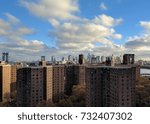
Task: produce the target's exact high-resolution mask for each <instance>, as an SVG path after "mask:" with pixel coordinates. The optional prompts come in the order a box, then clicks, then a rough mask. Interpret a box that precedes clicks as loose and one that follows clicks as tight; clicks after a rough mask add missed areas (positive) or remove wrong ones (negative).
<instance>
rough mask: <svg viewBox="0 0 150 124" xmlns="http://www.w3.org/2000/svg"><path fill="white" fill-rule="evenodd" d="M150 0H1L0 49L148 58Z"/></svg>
mask: <svg viewBox="0 0 150 124" xmlns="http://www.w3.org/2000/svg"><path fill="white" fill-rule="evenodd" d="M149 12H150V1H149V0H137V1H136V2H135V0H1V1H0V53H2V52H9V53H10V59H11V60H16V59H17V60H38V59H39V58H40V56H41V55H45V56H46V58H47V60H50V57H51V56H55V57H56V58H60V57H62V56H65V57H66V56H68V55H69V54H71V55H78V54H80V53H84V54H85V55H87V54H88V53H91V54H95V55H100V56H101V55H105V56H107V55H112V54H114V55H116V56H117V55H121V54H124V53H134V54H136V58H137V59H150V15H149Z"/></svg>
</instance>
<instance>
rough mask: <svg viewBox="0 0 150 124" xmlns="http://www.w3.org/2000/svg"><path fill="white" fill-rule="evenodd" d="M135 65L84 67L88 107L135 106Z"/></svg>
mask: <svg viewBox="0 0 150 124" xmlns="http://www.w3.org/2000/svg"><path fill="white" fill-rule="evenodd" d="M135 83H136V66H124V67H111V66H109V67H107V66H88V67H86V89H87V91H86V93H87V95H86V105H87V106H88V107H132V106H135Z"/></svg>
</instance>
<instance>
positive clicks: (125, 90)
mask: <svg viewBox="0 0 150 124" xmlns="http://www.w3.org/2000/svg"><path fill="white" fill-rule="evenodd" d="M3 55H4V56H5V57H4V59H2V60H3V61H2V62H1V63H0V102H5V101H8V100H10V101H11V100H12V96H13V93H14V92H16V94H17V98H16V99H17V106H39V104H40V103H42V102H43V101H46V102H49V103H57V102H59V101H60V100H61V99H64V98H65V97H66V96H70V95H71V94H72V88H73V86H74V85H82V86H85V87H86V106H91V107H94V106H96V107H103V106H105V107H106V106H108V107H111V106H112V107H113V106H135V84H136V82H137V81H138V77H139V66H138V65H136V64H134V55H133V54H125V55H124V56H123V57H122V56H120V57H114V55H112V56H110V57H104V56H95V55H90V54H88V56H87V59H86V58H85V57H84V55H83V54H80V55H79V57H78V58H77V57H73V56H71V55H69V56H68V59H67V60H65V58H64V57H63V58H62V61H59V62H58V61H56V59H55V57H54V56H52V57H51V61H46V58H45V56H41V60H40V61H39V62H38V63H36V62H34V63H28V62H26V63H13V64H11V63H10V64H8V61H7V60H8V59H7V57H8V56H6V54H2V57H3ZM122 58H123V59H122Z"/></svg>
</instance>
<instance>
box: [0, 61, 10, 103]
mask: <svg viewBox="0 0 150 124" xmlns="http://www.w3.org/2000/svg"><path fill="white" fill-rule="evenodd" d="M10 83H11V65H8V64H5V63H2V62H0V102H7V101H8V100H9V97H10Z"/></svg>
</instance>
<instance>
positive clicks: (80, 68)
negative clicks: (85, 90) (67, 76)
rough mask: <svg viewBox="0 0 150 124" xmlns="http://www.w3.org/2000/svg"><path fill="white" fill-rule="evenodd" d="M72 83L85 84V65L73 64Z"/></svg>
mask: <svg viewBox="0 0 150 124" xmlns="http://www.w3.org/2000/svg"><path fill="white" fill-rule="evenodd" d="M74 84H75V85H85V65H84V64H82V65H74Z"/></svg>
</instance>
